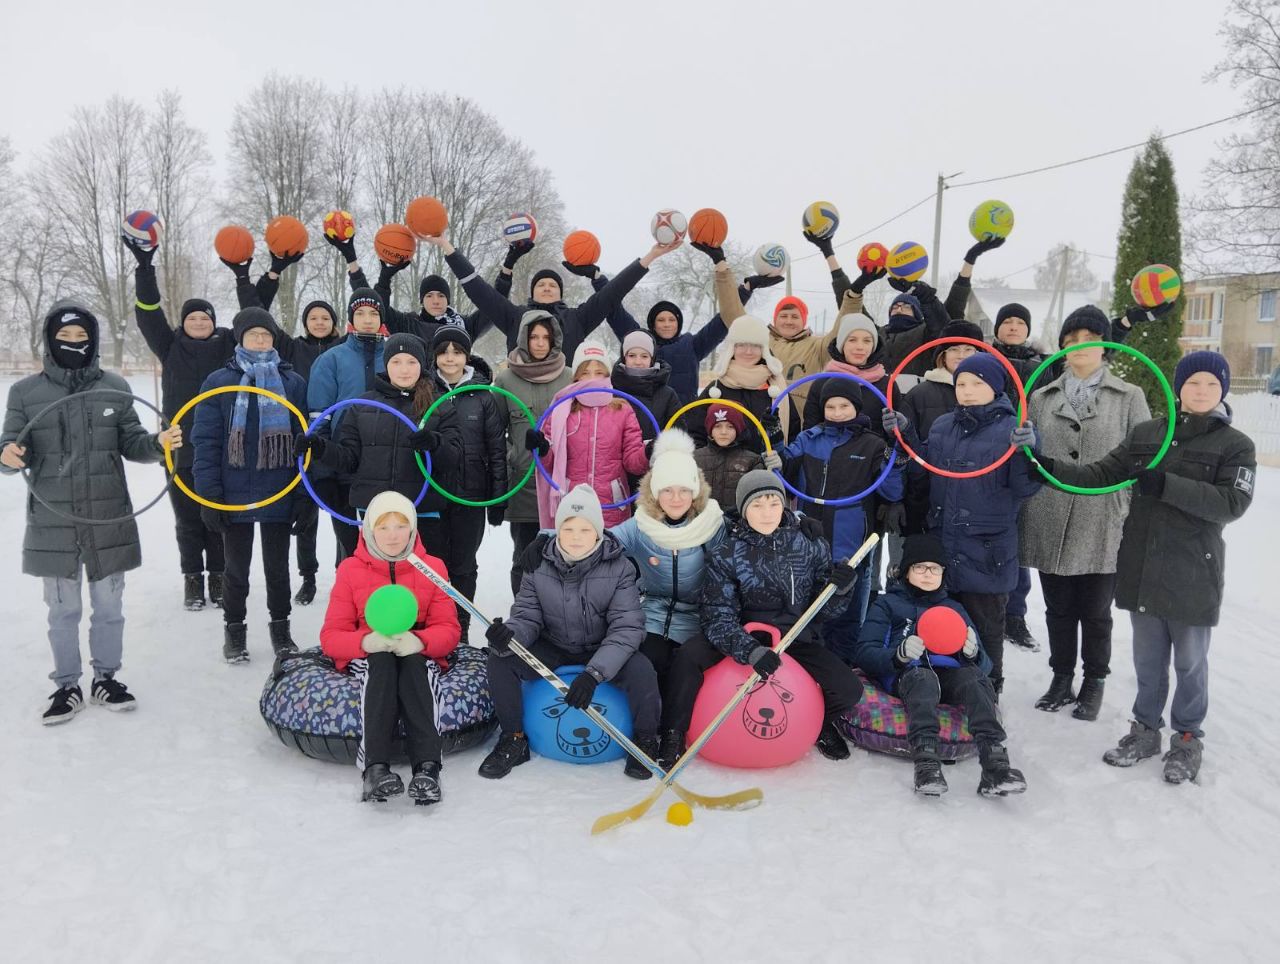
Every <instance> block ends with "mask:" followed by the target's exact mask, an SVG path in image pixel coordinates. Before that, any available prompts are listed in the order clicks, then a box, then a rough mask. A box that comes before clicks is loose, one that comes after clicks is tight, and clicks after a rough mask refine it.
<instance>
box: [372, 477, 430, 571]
mask: <svg viewBox="0 0 1280 964" xmlns="http://www.w3.org/2000/svg"><path fill="white" fill-rule="evenodd" d="M390 512H398V513H400V515H402V516H404V517H405V518H406V519H408V520H409V525H410V526H412V527H414V528H415V529H416V528H417V525H418V510H417V509H415V508H414V507H413V503H412V502H410V501H409V500H408V499H407V498H405V497H404V496H403V495H401V494H400V493H399V492H394V491H391V490H388V491H386V492H379V493H378V494H377V495H375V496H374V497H373V498H372V499H370V500H369V507H368V508H367V509H365V510H364V518H363V519H361V520H360V530H361V532H362V533H363V534H364V547H365V548H366V549H368V550H369V555H371V556H373V558H375V559H381V560H382V561H383V562H403V561H404V560H405V559H408V558H409V557H410V556H411V555H413V550H414V548H415V546H416V544H417V541H418V540H417V537H416V536H415V537H414V538H412V539H410V540H409V544H408V545H407V546H406V547H405V549H404V551H403V552H401V553H400V554H399V555H397V556H396V557H395V558H392V557H391V556H389V555H387V554H386V553H385V552H383V551H382V550H381V549H379V548H378V543H377V541H376V540H375V539H374V538H373V528H374V526H376V525H377V524H378V520H379V519H381V518H382V517H383V516H384V515H387V514H388V513H390Z"/></svg>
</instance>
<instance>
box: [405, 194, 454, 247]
mask: <svg viewBox="0 0 1280 964" xmlns="http://www.w3.org/2000/svg"><path fill="white" fill-rule="evenodd" d="M404 223H405V224H406V225H407V226H408V228H409V230H410V231H412V232H413V233H414V234H415V235H417V236H418V237H420V238H438V237H440V236H441V235H442V234H444V231H445V228H447V227H448V226H449V213H448V212H447V211H446V210H445V209H444V205H443V204H441V203H440V201H439V200H438V199H437V198H433V197H431V196H429V195H426V194H424V195H422V197H416V198H414V199H413V200H412V201H410V202H409V206H408V207H406V208H405V209H404Z"/></svg>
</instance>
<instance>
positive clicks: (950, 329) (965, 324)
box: [933, 320, 983, 367]
mask: <svg viewBox="0 0 1280 964" xmlns="http://www.w3.org/2000/svg"><path fill="white" fill-rule="evenodd" d="M938 337H939V338H972V339H973V340H974V341H982V340H983V338H982V329H981V328H979V327H978V326H977V325H975V324H974V323H973V322H972V321H964V320H957V321H949V322H947V325H946V327H945V328H943V329H942V334H941V335H939V336H938ZM957 344H963V343H962V342H960V343H957V342H952V343H951V344H949V345H939V346H938V348H937V350H936V351H935V352H934V353H933V363H934V365H936V366H939V367H941V365H942V356H943V354H944V353H945V352H946V350H947V349H948V348H955V347H956V346H957ZM974 347H977V346H976V345H975V346H974ZM979 350H981V349H979Z"/></svg>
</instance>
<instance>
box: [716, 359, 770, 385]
mask: <svg viewBox="0 0 1280 964" xmlns="http://www.w3.org/2000/svg"><path fill="white" fill-rule="evenodd" d="M771 374H772V372H770V371H769V367H768V366H767V365H765V364H764V362H757V363H756V364H754V365H744V364H742V362H738V361H730V362H729V367H728V369H727V370H726V371H725V373H724V374H723V375H721V376H720V381H722V382H724V384H726V385H728V386H729V387H730V388H744V389H749V390H758V389H762V388H764V387H765V386H766V385H767V384H768V382H769V376H770V375H771Z"/></svg>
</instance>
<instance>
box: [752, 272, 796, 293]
mask: <svg viewBox="0 0 1280 964" xmlns="http://www.w3.org/2000/svg"><path fill="white" fill-rule="evenodd" d="M786 280H787V279H786V278H784V277H783V276H782V275H780V274H751V275H747V276H746V277H745V278H743V279H742V283H743V284H744V285H746V286H747V287H748V288H750V289H751V290H752V291H759V290H760V289H761V288H772V287H773V286H774V285H780V284H782V282H784V281H786Z"/></svg>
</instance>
